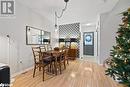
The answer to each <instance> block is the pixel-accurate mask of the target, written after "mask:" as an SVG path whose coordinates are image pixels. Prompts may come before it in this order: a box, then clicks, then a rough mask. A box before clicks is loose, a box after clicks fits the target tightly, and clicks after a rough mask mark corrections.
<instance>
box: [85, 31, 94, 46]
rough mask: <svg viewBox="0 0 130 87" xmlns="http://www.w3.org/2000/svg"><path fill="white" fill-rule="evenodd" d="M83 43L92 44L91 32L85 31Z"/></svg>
mask: <svg viewBox="0 0 130 87" xmlns="http://www.w3.org/2000/svg"><path fill="white" fill-rule="evenodd" d="M84 37H85V39H84V40H85V42H84V43H85V45H93V33H91V32H88V33H85V36H84Z"/></svg>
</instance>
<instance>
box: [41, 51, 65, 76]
mask: <svg viewBox="0 0 130 87" xmlns="http://www.w3.org/2000/svg"><path fill="white" fill-rule="evenodd" d="M61 52H63V50H59V51H55V50H49V51H45V52H41V53H46V54H47V55H50V56H52V57H51V58H52V60H53V61H54V67H55V69H54V68H53V69H52V71H53V72H55V74H56V75H57V70H58V68H57V58H58V57H60V55H61Z"/></svg>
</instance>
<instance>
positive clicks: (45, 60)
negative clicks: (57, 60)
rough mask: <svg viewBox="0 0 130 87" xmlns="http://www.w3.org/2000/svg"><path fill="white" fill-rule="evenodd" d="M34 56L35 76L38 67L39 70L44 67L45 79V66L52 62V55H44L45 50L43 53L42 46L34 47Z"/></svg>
mask: <svg viewBox="0 0 130 87" xmlns="http://www.w3.org/2000/svg"><path fill="white" fill-rule="evenodd" d="M32 51H33V56H34V72H33V77H34V76H35V72H36V69H37V68H39V70H40V69H41V67H42V69H43V81H44V73H45V67H46V66H48V65H49V64H51V59H52V58H51V56H46V57H45V56H44V52H43V53H42V54H41V49H40V47H32Z"/></svg>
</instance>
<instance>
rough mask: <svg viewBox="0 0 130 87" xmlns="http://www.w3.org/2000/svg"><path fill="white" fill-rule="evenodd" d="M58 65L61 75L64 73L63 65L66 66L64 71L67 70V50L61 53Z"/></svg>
mask: <svg viewBox="0 0 130 87" xmlns="http://www.w3.org/2000/svg"><path fill="white" fill-rule="evenodd" d="M57 63H58V65H59V70H60V74H61V73H62V64H63V65H64V69H66V63H65V50H63V51H62V52H60V55H59V56H58V57H57Z"/></svg>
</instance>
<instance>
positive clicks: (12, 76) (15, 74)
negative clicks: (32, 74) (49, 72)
mask: <svg viewBox="0 0 130 87" xmlns="http://www.w3.org/2000/svg"><path fill="white" fill-rule="evenodd" d="M33 68H34V67H30V68H27V69H25V70H22V71H20V72H17V73H14V74H13V75H11V78H14V77H15V76H17V75H20V74H22V73H24V72H27V71H29V70H31V69H33Z"/></svg>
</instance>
